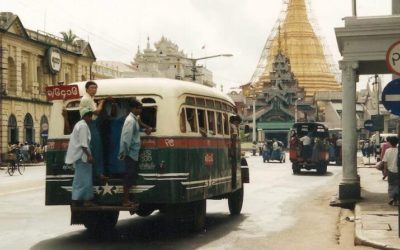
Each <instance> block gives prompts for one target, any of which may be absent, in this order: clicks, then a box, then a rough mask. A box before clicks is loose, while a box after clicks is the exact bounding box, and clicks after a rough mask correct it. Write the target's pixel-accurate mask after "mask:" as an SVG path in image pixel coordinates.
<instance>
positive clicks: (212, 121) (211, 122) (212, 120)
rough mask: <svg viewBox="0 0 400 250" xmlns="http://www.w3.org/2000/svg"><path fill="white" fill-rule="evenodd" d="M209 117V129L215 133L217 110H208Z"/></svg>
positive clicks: (211, 132)
mask: <svg viewBox="0 0 400 250" xmlns="http://www.w3.org/2000/svg"><path fill="white" fill-rule="evenodd" d="M207 119H208V131H210V134H213V135H215V134H216V131H215V112H214V111H207Z"/></svg>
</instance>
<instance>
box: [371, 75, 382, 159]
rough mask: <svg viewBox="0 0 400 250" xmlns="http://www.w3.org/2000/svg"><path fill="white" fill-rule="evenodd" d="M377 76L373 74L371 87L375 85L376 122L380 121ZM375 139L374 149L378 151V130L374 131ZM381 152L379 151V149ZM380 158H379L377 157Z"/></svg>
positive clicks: (379, 140)
mask: <svg viewBox="0 0 400 250" xmlns="http://www.w3.org/2000/svg"><path fill="white" fill-rule="evenodd" d="M378 77H379V76H378V75H377V74H375V75H374V78H375V81H374V83H372V84H373V85H376V114H377V116H376V117H377V118H376V119H377V120H378V121H380V120H381V119H380V114H379V113H380V112H379V81H378ZM376 137H377V139H375V142H376V145H375V148H376V149H378V148H379V149H380V144H381V138H380V137H381V135H380V131H379V129H378V130H376ZM380 150H381V149H380ZM376 153H377V150H375V154H376ZM379 158H380V157H379Z"/></svg>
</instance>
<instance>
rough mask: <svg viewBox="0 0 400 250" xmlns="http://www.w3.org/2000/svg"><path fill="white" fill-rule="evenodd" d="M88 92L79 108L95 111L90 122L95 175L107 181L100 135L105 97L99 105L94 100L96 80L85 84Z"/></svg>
mask: <svg viewBox="0 0 400 250" xmlns="http://www.w3.org/2000/svg"><path fill="white" fill-rule="evenodd" d="M85 89H86V93H85V94H84V95H83V96H82V98H81V102H80V104H79V110H82V109H84V108H89V109H90V110H92V111H93V118H92V122H91V123H90V124H89V129H90V133H91V137H92V140H91V142H90V150H91V152H92V154H93V171H94V176H95V177H96V178H97V179H98V180H99V181H100V182H102V183H103V182H105V181H107V177H106V176H104V161H103V143H102V139H101V136H100V132H99V131H100V119H97V118H98V115H100V113H101V111H102V109H103V104H104V99H103V100H99V103H98V105H97V104H96V102H95V101H94V96H95V95H96V93H97V84H96V83H95V82H94V81H88V82H86V84H85Z"/></svg>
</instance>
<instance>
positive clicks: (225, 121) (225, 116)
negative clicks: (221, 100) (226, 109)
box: [223, 113, 229, 135]
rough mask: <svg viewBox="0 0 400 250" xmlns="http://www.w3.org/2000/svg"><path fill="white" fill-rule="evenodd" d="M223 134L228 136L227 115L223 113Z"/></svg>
mask: <svg viewBox="0 0 400 250" xmlns="http://www.w3.org/2000/svg"><path fill="white" fill-rule="evenodd" d="M223 116H224V119H223V120H224V134H225V135H229V121H228V114H227V113H224V114H223Z"/></svg>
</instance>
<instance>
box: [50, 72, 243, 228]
mask: <svg viewBox="0 0 400 250" xmlns="http://www.w3.org/2000/svg"><path fill="white" fill-rule="evenodd" d="M95 82H96V83H97V85H98V91H97V95H96V97H95V99H106V101H105V103H104V108H103V113H102V114H100V115H99V116H98V118H97V119H100V124H101V126H100V127H101V135H102V136H103V147H104V148H103V152H104V162H105V163H104V170H105V171H104V173H105V174H106V175H107V176H108V177H109V179H108V181H107V182H106V183H102V182H100V181H97V180H94V192H95V202H96V204H97V205H96V206H93V207H77V206H71V224H83V225H85V227H86V228H88V229H89V230H103V229H105V228H107V229H110V228H112V227H114V226H115V224H116V223H117V220H118V215H119V212H120V211H124V210H128V211H130V212H131V214H133V213H136V214H137V215H139V216H148V215H150V214H151V213H152V212H153V211H155V210H159V211H160V212H162V213H164V214H165V216H167V218H174V219H182V218H181V217H184V219H185V221H186V222H189V225H190V227H191V228H192V229H193V230H201V229H202V228H203V227H204V223H205V216H206V200H207V199H227V200H228V207H229V211H230V213H231V214H232V215H237V214H240V212H241V209H242V204H243V194H244V186H243V183H247V182H249V172H248V168H247V167H242V166H241V157H240V141H239V136H236V137H234V136H233V133H232V131H233V130H231V126H232V125H233V124H230V123H229V120H230V117H232V116H235V115H236V114H235V111H234V110H235V104H234V102H233V101H232V100H231V99H230V98H229V97H228V96H226V95H225V94H223V93H221V92H219V91H216V90H214V89H212V88H209V87H205V86H202V85H200V84H195V83H192V82H185V81H178V80H171V79H163V78H133V79H127V78H125V79H107V80H96V81H95ZM84 85H85V82H78V83H74V84H72V85H69V86H77V87H78V89H79V94H80V96H82V94H83V93H85V87H84ZM64 87H65V86H64ZM110 97H111V98H110ZM130 98H136V99H137V100H139V101H141V102H142V104H143V110H142V114H141V117H140V119H141V121H142V122H143V123H145V124H147V125H149V126H151V127H152V128H155V132H153V133H151V135H146V134H144V133H143V134H141V151H140V154H139V168H140V170H139V175H138V179H137V185H136V186H133V187H132V188H131V190H130V192H131V193H134V194H135V199H136V200H137V201H138V203H139V206H138V207H137V208H135V209H133V208H129V207H122V206H121V205H120V204H121V202H122V199H123V197H122V194H123V180H122V176H123V172H124V165H123V162H122V161H120V160H119V159H117V153H116V152H118V151H119V139H117V138H119V135H120V132H121V130H122V125H123V121H124V118H125V116H126V115H127V110H128V109H127V105H128V100H129V99H130ZM79 101H80V99H77V98H75V99H67V100H55V101H54V102H53V107H52V110H51V120H50V128H49V138H48V144H47V145H48V147H47V163H46V205H70V202H71V190H72V180H73V176H74V169H73V167H71V166H67V165H65V164H64V158H65V154H66V150H67V147H68V141H69V133H70V132H68V131H66V130H65V129H64V128H65V126H64V124H65V123H68V127H70V128H72V127H73V126H74V124H75V123H76V122H77V121H78V120H79V119H80V117H79ZM64 108H65V109H66V111H67V115H66V116H65V117H66V118H65V120H64V117H63V115H62V112H63V109H64ZM64 113H65V112H64Z"/></svg>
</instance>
